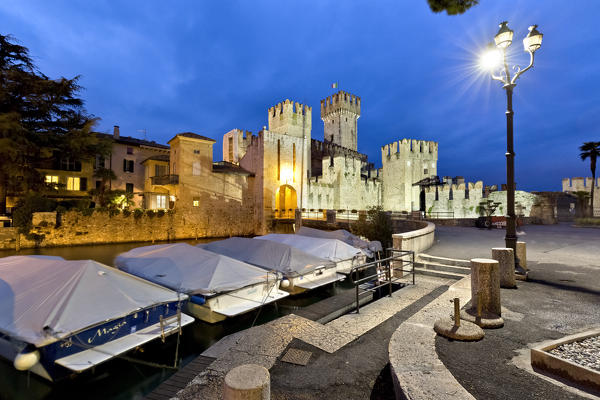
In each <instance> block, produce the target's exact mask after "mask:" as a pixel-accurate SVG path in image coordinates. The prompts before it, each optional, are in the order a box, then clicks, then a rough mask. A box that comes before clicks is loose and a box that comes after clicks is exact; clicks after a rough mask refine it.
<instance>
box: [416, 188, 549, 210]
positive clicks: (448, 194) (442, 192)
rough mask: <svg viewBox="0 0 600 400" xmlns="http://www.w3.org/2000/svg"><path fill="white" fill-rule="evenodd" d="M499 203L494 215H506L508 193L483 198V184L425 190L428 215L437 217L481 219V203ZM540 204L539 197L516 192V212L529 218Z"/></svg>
mask: <svg viewBox="0 0 600 400" xmlns="http://www.w3.org/2000/svg"><path fill="white" fill-rule="evenodd" d="M487 199H489V200H492V201H494V202H499V203H500V205H499V206H498V208H497V209H496V211H495V212H494V214H493V215H496V216H502V215H506V210H507V205H506V191H497V192H491V193H490V194H489V195H488V197H487V198H484V197H483V182H481V181H478V182H476V183H471V182H469V183H466V184H463V183H461V184H459V185H454V184H453V185H442V186H438V187H437V200H436V187H434V186H432V187H428V188H426V189H425V204H426V213H427V214H428V215H432V216H435V215H436V214H435V213H447V212H453V213H454V218H477V217H479V215H480V214H479V203H481V201H484V200H487ZM537 202H538V196H536V195H535V194H533V193H528V192H524V191H522V190H517V191H515V212H516V213H517V214H522V215H524V216H525V217H529V216H530V214H531V211H532V208H534V205H535V204H536V203H537Z"/></svg>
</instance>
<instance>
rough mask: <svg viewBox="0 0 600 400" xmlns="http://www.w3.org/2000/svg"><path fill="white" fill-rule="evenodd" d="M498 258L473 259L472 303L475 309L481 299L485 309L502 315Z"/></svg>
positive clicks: (482, 306) (482, 307)
mask: <svg viewBox="0 0 600 400" xmlns="http://www.w3.org/2000/svg"><path fill="white" fill-rule="evenodd" d="M498 267H499V264H498V261H496V260H490V259H488V258H474V259H472V260H471V304H472V307H473V308H474V309H475V308H477V304H478V302H479V300H481V309H482V310H483V311H487V312H490V313H492V314H496V315H498V316H500V315H501V310H500V272H499V270H498Z"/></svg>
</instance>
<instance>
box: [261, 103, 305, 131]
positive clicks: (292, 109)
mask: <svg viewBox="0 0 600 400" xmlns="http://www.w3.org/2000/svg"><path fill="white" fill-rule="evenodd" d="M268 114H269V118H268V120H269V130H270V131H274V132H277V133H286V134H289V135H291V136H300V137H302V136H304V135H305V134H307V132H308V135H310V131H311V127H312V107H309V106H307V105H304V104H301V103H298V102H294V101H291V100H289V99H286V100H285V101H283V102H281V103H277V104H276V105H274V106H273V107H271V108H269V111H268Z"/></svg>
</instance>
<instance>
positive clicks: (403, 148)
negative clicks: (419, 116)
mask: <svg viewBox="0 0 600 400" xmlns="http://www.w3.org/2000/svg"><path fill="white" fill-rule="evenodd" d="M424 154H428V155H431V158H435V159H436V160H437V155H438V143H437V142H434V141H429V140H415V139H402V140H399V141H397V142H392V143H390V144H386V145H385V146H382V147H381V159H382V161H384V160H390V159H391V158H392V157H393V156H394V155H396V158H398V157H403V158H405V157H406V158H411V157H412V158H418V157H419V156H418V155H424Z"/></svg>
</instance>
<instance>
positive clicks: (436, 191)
mask: <svg viewBox="0 0 600 400" xmlns="http://www.w3.org/2000/svg"><path fill="white" fill-rule="evenodd" d="M439 199H440V194H439V193H438V187H437V186H436V187H435V200H436V201H437V200H439Z"/></svg>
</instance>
